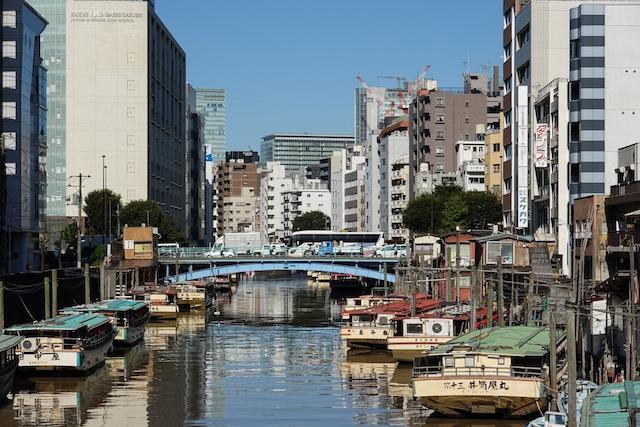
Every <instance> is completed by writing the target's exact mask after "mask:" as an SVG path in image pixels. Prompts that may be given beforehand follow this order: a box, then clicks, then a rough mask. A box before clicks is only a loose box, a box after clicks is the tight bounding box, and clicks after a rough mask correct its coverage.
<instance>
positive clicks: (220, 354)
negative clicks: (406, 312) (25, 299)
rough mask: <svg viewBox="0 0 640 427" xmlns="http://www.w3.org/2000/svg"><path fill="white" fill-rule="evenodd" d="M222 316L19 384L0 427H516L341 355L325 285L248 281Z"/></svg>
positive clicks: (375, 362) (405, 370)
mask: <svg viewBox="0 0 640 427" xmlns="http://www.w3.org/2000/svg"><path fill="white" fill-rule="evenodd" d="M219 302H220V307H219V311H220V314H219V315H216V313H214V311H215V310H210V313H208V314H206V315H205V313H203V312H195V313H189V314H185V315H182V316H180V317H179V318H178V319H177V320H176V321H173V322H164V323H152V324H150V325H149V326H148V328H147V331H146V337H145V340H144V342H143V343H140V344H138V345H137V346H135V347H134V348H132V349H130V350H128V351H126V352H124V353H122V354H118V355H114V356H113V357H110V358H109V359H108V360H107V362H106V364H105V366H104V367H102V368H100V369H98V370H97V371H96V372H94V373H93V374H91V375H90V376H88V377H86V378H45V377H37V378H20V379H18V380H17V381H16V384H15V387H14V392H15V395H14V397H13V400H10V401H8V402H6V403H4V404H1V405H2V406H0V426H2V427H5V426H7V427H8V426H36V425H37V426H78V425H82V426H117V427H125V426H144V425H152V426H182V425H192V426H200V425H211V426H272V425H273V426H305V427H310V426H323V427H327V426H349V425H398V426H418V425H430V426H431V425H432V426H440V427H445V426H447V427H453V426H492V425H499V426H522V425H523V424H524V422H523V421H516V422H504V421H490V420H482V421H473V420H469V419H460V420H453V419H434V418H430V417H429V415H430V412H429V411H428V410H425V409H424V408H422V407H421V405H420V404H419V403H418V402H415V401H413V400H412V399H411V397H410V389H409V386H408V381H409V378H410V375H411V373H410V368H409V367H408V366H407V367H399V368H398V367H397V366H396V364H395V363H394V362H393V360H392V359H391V358H390V357H389V356H388V355H386V354H385V353H382V352H370V351H360V352H352V351H347V349H346V348H345V347H344V345H343V343H342V342H341V340H340V336H339V329H338V328H337V327H336V326H335V324H334V323H333V322H332V317H336V316H338V315H339V313H340V306H339V305H338V303H337V302H336V301H335V300H332V299H331V297H330V290H329V289H328V287H318V286H317V285H314V284H308V283H307V281H306V279H305V278H298V279H289V278H285V279H269V280H248V281H243V282H241V283H240V285H239V286H238V289H237V292H236V293H235V294H234V295H232V296H230V297H227V298H221V300H220V301H219Z"/></svg>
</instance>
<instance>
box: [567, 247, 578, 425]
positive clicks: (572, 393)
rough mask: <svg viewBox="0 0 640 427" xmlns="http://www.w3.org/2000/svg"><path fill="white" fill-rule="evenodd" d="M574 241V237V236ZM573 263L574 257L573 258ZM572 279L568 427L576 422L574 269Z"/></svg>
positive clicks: (569, 309)
mask: <svg viewBox="0 0 640 427" xmlns="http://www.w3.org/2000/svg"><path fill="white" fill-rule="evenodd" d="M574 242H575V237H574ZM574 247H575V245H574ZM574 265H575V259H574ZM572 273H573V280H572V281H571V294H570V295H569V300H568V301H567V305H566V312H567V377H568V378H567V380H568V382H569V384H568V391H567V393H568V395H569V396H568V397H569V405H568V413H567V417H568V423H567V426H568V427H576V426H577V424H578V420H577V419H576V418H577V414H576V410H577V402H576V391H577V384H576V382H577V381H578V366H577V365H578V363H577V349H576V344H577V343H576V301H577V293H576V292H577V289H578V275H577V272H576V269H575V268H574V269H573V271H572Z"/></svg>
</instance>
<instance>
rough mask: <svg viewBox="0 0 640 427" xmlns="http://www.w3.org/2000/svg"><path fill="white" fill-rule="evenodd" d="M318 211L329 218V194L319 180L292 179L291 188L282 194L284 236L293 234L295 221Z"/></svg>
mask: <svg viewBox="0 0 640 427" xmlns="http://www.w3.org/2000/svg"><path fill="white" fill-rule="evenodd" d="M312 211H320V212H322V213H323V214H325V215H326V216H327V217H329V218H331V192H330V191H329V189H328V188H327V186H326V184H325V183H323V182H322V181H321V180H319V179H305V178H304V177H300V176H296V177H294V178H293V188H292V189H291V190H289V191H287V192H285V193H284V217H283V219H284V235H285V237H289V236H290V235H291V233H292V232H293V222H294V221H295V219H296V218H297V217H298V216H300V215H304V214H306V213H308V212H312Z"/></svg>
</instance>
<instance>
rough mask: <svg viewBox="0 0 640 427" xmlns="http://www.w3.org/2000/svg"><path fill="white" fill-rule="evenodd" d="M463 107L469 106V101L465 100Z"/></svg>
mask: <svg viewBox="0 0 640 427" xmlns="http://www.w3.org/2000/svg"><path fill="white" fill-rule="evenodd" d="M464 108H469V101H465V102H464ZM466 120H469V119H466ZM467 123H469V122H467Z"/></svg>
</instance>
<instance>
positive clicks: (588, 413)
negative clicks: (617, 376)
mask: <svg viewBox="0 0 640 427" xmlns="http://www.w3.org/2000/svg"><path fill="white" fill-rule="evenodd" d="M639 411H640V381H624V382H622V383H613V384H604V385H601V386H600V387H598V388H597V389H596V390H595V391H594V392H592V393H591V394H590V395H589V396H588V397H587V398H586V399H585V400H584V402H583V403H582V409H581V411H580V412H581V415H580V417H581V419H580V425H581V426H584V427H598V426H620V427H625V426H635V425H637V424H638V422H640V413H639Z"/></svg>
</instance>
